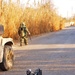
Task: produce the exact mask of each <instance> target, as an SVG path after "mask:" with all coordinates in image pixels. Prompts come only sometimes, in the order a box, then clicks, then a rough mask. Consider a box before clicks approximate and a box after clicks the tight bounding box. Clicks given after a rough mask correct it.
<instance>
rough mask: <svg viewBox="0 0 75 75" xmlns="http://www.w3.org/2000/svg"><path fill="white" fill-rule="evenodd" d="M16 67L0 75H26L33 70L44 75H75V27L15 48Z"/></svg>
mask: <svg viewBox="0 0 75 75" xmlns="http://www.w3.org/2000/svg"><path fill="white" fill-rule="evenodd" d="M13 48H14V53H15V62H14V67H13V68H12V69H11V70H10V71H7V72H2V71H0V75H26V70H27V69H29V68H31V69H32V71H34V70H35V69H37V68H40V69H42V72H43V74H42V75H75V27H68V28H65V29H63V30H61V31H57V32H51V33H47V34H44V35H40V36H38V37H33V38H32V40H29V45H27V46H22V47H20V46H19V43H18V44H16V45H15V46H14V47H13Z"/></svg>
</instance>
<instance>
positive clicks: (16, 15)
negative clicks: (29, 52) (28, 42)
mask: <svg viewBox="0 0 75 75" xmlns="http://www.w3.org/2000/svg"><path fill="white" fill-rule="evenodd" d="M0 13H1V14H0V16H1V17H0V24H3V25H4V28H5V32H4V34H3V36H4V37H12V38H13V39H17V37H18V33H17V31H18V27H19V25H20V23H21V22H22V21H24V22H25V23H26V25H27V27H28V28H29V31H30V33H31V35H38V34H41V33H46V32H51V31H57V30H60V26H61V29H62V27H63V22H62V21H60V17H59V16H58V15H57V14H56V13H55V10H54V9H53V8H52V6H51V5H50V4H49V3H47V4H45V5H42V6H40V7H38V8H37V9H34V8H25V9H22V8H21V7H20V6H18V5H16V4H12V3H10V4H6V3H5V4H4V5H3V8H2V9H0ZM60 22H61V23H60Z"/></svg>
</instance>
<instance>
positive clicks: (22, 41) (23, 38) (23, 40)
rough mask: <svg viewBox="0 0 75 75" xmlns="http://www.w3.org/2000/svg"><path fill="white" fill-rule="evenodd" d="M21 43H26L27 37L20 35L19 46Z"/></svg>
mask: <svg viewBox="0 0 75 75" xmlns="http://www.w3.org/2000/svg"><path fill="white" fill-rule="evenodd" d="M23 43H24V44H25V45H28V39H27V37H20V46H22V45H23Z"/></svg>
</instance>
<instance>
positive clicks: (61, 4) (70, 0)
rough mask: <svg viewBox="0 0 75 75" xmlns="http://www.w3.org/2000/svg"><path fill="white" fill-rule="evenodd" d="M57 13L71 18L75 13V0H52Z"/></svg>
mask: <svg viewBox="0 0 75 75" xmlns="http://www.w3.org/2000/svg"><path fill="white" fill-rule="evenodd" d="M52 2H53V4H54V7H55V8H56V10H57V13H59V15H61V16H62V17H66V18H69V17H71V16H73V15H74V14H75V0H52Z"/></svg>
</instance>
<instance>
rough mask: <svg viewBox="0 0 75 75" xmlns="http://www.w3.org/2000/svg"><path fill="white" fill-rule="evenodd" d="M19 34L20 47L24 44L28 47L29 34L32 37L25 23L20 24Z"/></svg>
mask: <svg viewBox="0 0 75 75" xmlns="http://www.w3.org/2000/svg"><path fill="white" fill-rule="evenodd" d="M18 34H19V36H20V46H22V43H23V42H24V43H25V45H28V40H27V34H28V35H30V32H29V30H28V28H27V27H26V25H25V23H24V22H23V23H21V24H20V27H19V29H18Z"/></svg>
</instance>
